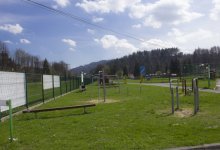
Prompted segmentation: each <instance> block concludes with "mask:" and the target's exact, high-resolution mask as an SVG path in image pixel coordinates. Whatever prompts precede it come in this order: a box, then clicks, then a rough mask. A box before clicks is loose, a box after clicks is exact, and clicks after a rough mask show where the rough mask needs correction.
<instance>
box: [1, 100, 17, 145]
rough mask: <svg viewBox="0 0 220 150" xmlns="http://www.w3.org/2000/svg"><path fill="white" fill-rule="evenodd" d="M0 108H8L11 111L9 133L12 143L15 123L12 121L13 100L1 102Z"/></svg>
mask: <svg viewBox="0 0 220 150" xmlns="http://www.w3.org/2000/svg"><path fill="white" fill-rule="evenodd" d="M0 106H3V107H8V109H9V120H10V121H9V133H10V137H9V140H10V142H12V141H13V140H14V138H13V121H12V104H11V100H0ZM0 108H1V107H0ZM0 112H1V110H0Z"/></svg>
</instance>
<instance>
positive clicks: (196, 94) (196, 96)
mask: <svg viewBox="0 0 220 150" xmlns="http://www.w3.org/2000/svg"><path fill="white" fill-rule="evenodd" d="M193 93H194V114H197V112H198V111H199V87H198V79H197V78H194V79H193Z"/></svg>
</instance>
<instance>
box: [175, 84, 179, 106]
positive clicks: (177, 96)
mask: <svg viewBox="0 0 220 150" xmlns="http://www.w3.org/2000/svg"><path fill="white" fill-rule="evenodd" d="M176 106H177V109H179V88H178V86H177V87H176Z"/></svg>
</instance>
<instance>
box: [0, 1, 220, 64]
mask: <svg viewBox="0 0 220 150" xmlns="http://www.w3.org/2000/svg"><path fill="white" fill-rule="evenodd" d="M33 1H36V2H38V3H40V4H43V5H46V6H48V7H50V8H53V9H56V10H61V11H62V12H65V13H68V14H69V16H71V17H67V16H63V15H59V14H58V13H54V12H52V11H49V10H47V9H44V8H41V7H39V6H36V5H33V4H31V3H30V2H27V1H26V0H7V1H6V0H0V41H3V42H5V43H7V45H8V47H9V48H10V50H11V51H12V52H13V51H15V49H16V48H22V49H24V50H25V51H27V52H28V53H30V54H33V55H37V56H40V57H41V58H42V59H44V58H45V57H46V58H48V60H49V61H51V62H52V61H60V60H64V61H65V62H67V63H68V64H70V67H76V66H79V65H83V64H87V63H90V62H92V61H98V60H103V59H111V58H117V57H121V56H124V55H127V54H131V53H133V52H136V51H143V50H151V49H154V48H166V47H178V48H179V49H180V50H181V51H182V52H184V53H190V52H192V51H193V50H194V49H195V48H198V47H201V48H210V47H211V46H215V45H220V28H219V26H220V0H33ZM78 20H81V21H78ZM85 22H86V23H85Z"/></svg>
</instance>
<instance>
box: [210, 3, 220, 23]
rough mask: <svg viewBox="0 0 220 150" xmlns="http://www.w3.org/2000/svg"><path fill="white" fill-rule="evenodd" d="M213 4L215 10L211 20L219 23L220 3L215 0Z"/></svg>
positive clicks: (212, 12) (211, 14) (212, 11)
mask: <svg viewBox="0 0 220 150" xmlns="http://www.w3.org/2000/svg"><path fill="white" fill-rule="evenodd" d="M212 3H213V4H214V8H213V9H212V10H211V13H210V18H211V19H212V20H215V21H217V20H219V18H220V1H219V0H213V1H212Z"/></svg>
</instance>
